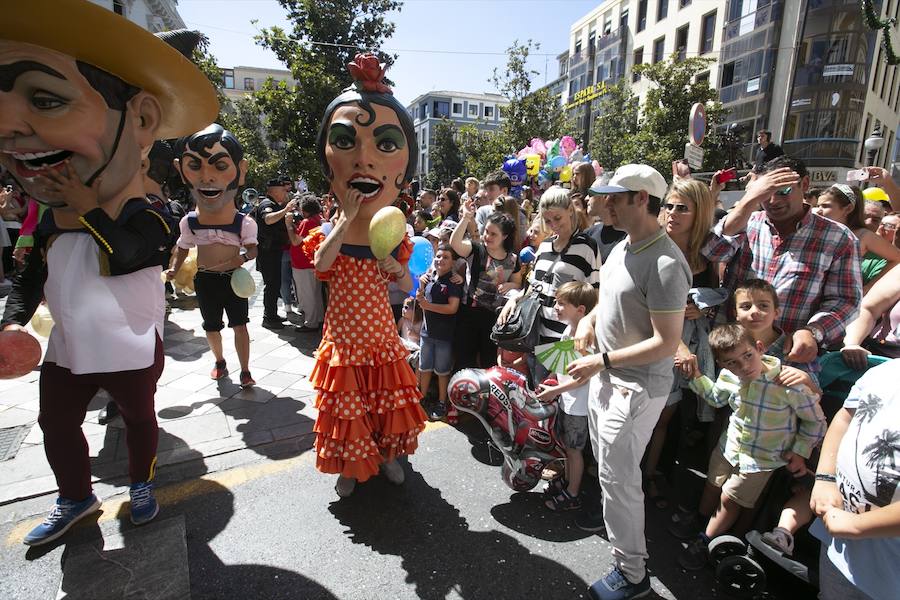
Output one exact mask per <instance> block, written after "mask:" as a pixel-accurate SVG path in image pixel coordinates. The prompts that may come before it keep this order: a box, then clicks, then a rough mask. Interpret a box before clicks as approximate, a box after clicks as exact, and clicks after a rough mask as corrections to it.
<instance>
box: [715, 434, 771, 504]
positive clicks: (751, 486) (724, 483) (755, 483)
mask: <svg viewBox="0 0 900 600" xmlns="http://www.w3.org/2000/svg"><path fill="white" fill-rule="evenodd" d="M771 476H772V471H760V472H758V473H741V472H740V471H738V468H737V467H736V466H734V465H732V464H731V463H730V462H728V461H727V460H726V459H725V456H724V455H723V454H722V451H721V450H719V448H716V449H715V450H713V453H712V456H710V457H709V470H708V471H707V473H706V481H707V482H708V483H709V484H710V485H713V486H715V487H717V488H722V491H723V492H724V493H725V495H727V496H728V497H729V498H731V499H732V500H734V501H735V502H736V503H737V504H738V505H740V506H742V507H744V508H753V507H754V506H755V505H756V501H757V500H758V499H759V496H760V495H761V494H762V493H763V490H764V489H766V484H767V483H769V478H770V477H771Z"/></svg>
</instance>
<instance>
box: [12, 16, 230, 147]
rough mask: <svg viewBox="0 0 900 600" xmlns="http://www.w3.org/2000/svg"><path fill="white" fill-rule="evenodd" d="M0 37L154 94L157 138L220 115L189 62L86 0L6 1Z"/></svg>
mask: <svg viewBox="0 0 900 600" xmlns="http://www.w3.org/2000/svg"><path fill="white" fill-rule="evenodd" d="M0 39H3V40H12V41H15V42H22V43H26V44H34V45H35V46H41V47H44V48H49V49H50V50H55V51H56V52H59V53H61V54H66V55H68V56H71V57H73V58H75V59H76V60H79V61H81V62H85V63H87V64H90V65H93V66H95V67H98V68H100V69H103V70H104V71H106V72H108V73H111V74H113V75H115V76H117V77H119V78H120V79H122V80H123V81H125V82H127V83H130V84H131V85H133V86H136V87H139V88H141V89H142V90H145V91H147V92H148V93H150V94H152V95H154V96H155V97H156V99H157V100H159V103H160V105H161V106H162V113H163V114H162V122H161V123H160V128H159V132H158V133H157V136H158V137H159V138H160V139H166V138H174V137H179V136H182V135H188V134H190V133H193V132H195V131H199V130H201V129H203V128H204V127H206V126H207V125H209V124H210V123H212V122H213V121H214V120H215V118H216V115H217V114H218V113H219V101H218V99H217V98H216V91H215V88H214V87H213V86H212V84H211V83H210V82H209V79H207V78H206V76H205V75H204V74H203V72H202V71H200V69H198V68H197V66H196V65H194V63H192V62H191V61H190V60H188V59H187V58H185V57H184V56H182V55H181V54H180V53H179V52H178V51H177V50H175V49H174V48H172V47H170V46H169V45H168V44H166V43H165V42H163V41H162V40H160V39H159V38H157V37H156V36H154V35H153V34H152V33H150V32H149V31H146V30H144V29H141V28H140V27H138V26H137V25H135V24H134V23H132V22H131V21H129V20H128V19H126V18H124V17H121V16H119V15H117V14H115V13H114V12H112V11H111V10H108V9H105V8H102V7H100V6H97V5H96V4H93V3H91V2H89V1H88V0H15V1H13V2H6V3H5V6H4V7H3V11H2V15H0Z"/></svg>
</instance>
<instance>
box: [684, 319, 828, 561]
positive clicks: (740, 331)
mask: <svg viewBox="0 0 900 600" xmlns="http://www.w3.org/2000/svg"><path fill="white" fill-rule="evenodd" d="M709 345H710V347H711V348H712V351H713V354H714V355H715V357H716V362H717V363H718V364H719V366H721V367H722V371H721V373H719V377H718V379H717V380H716V381H715V382H713V381H712V380H710V379H709V378H708V377H705V376H703V375H702V374H701V373H700V371H699V369H696V368H695V369H694V373H693V380H692V381H691V384H690V387H691V389H692V390H693V391H694V392H695V393H696V394H697V396H699V397H701V398H703V399H704V400H705V401H706V402H707V403H709V404H711V405H712V406H715V407H717V408H720V407H724V406H731V408H732V410H733V413H732V415H731V419H730V420H729V423H728V428H727V429H726V431H724V432H723V434H722V437H721V439H720V440H719V446H718V448H716V449H715V450H713V454H712V456H711V457H710V460H709V469H708V471H707V479H706V488H705V489H704V491H703V498H702V499H701V501H700V511H701V513H704V514H709V513H712V510H713V507H714V506H715V505H716V503H717V504H718V507H717V508H715V512H714V513H713V515H712V517H711V518H710V520H709V522H708V523H707V525H706V530H705V531H704V532H702V533H701V534H700V535H699V536H698V537H697V538H696V539H694V540H693V541H691V542H690V543H689V544H688V547H687V548H686V550H685V551H684V553H683V554H682V555H681V556H680V557H679V560H678V562H679V563H680V564H681V566H682V567H684V568H685V569H688V570H698V569H701V568H703V566H704V565H706V563H707V559H708V553H707V546H708V544H709V542H710V540H711V539H712V538H715V537H716V536H718V535H722V534H724V533H726V532H727V531H728V530H729V529H730V528H731V526H732V525H734V523H735V521H737V518H738V516H739V515H740V513H741V509H742V508H747V509H751V508H753V507H754V505H755V504H756V501H757V500H758V499H759V496H760V494H762V492H763V490H764V489H765V487H766V484H767V483H768V481H769V477H771V475H772V472H773V471H775V469H777V468H779V467H782V466H785V465H786V466H787V468H788V470H789V471H791V473H793V474H794V475H795V476H801V475H803V474H804V472H805V471H806V465H805V459H807V458H809V455H810V453H811V452H812V450H813V448H815V447H816V446H817V445H818V444H819V442H821V441H822V438H823V437H824V436H825V429H826V423H825V415H824V414H823V413H822V409H821V407H820V406H819V394H818V393H816V392H813V391H812V390H814V389H818V386H816V385H815V384H814V383H813V381H812V379H811V378H810V376H809V374H807V373H805V372H803V371H801V370H799V369H793V368H791V367H782V366H781V363H780V362H779V360H778V359H777V358H773V357H771V356H765V355H763V348H764V346H763V344H762V343H761V342H758V341H755V340H754V339H753V335H752V334H751V333H750V331H748V330H747V329H745V328H744V326H743V325H739V324H736V323H735V324H728V325H720V326H719V327H716V328H715V329H713V330H712V331H711V332H710V334H709ZM704 509H706V510H704Z"/></svg>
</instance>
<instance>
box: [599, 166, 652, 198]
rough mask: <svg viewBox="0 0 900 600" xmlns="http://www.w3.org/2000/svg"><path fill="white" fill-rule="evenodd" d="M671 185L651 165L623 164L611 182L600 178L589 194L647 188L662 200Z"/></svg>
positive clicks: (634, 190)
mask: <svg viewBox="0 0 900 600" xmlns="http://www.w3.org/2000/svg"><path fill="white" fill-rule="evenodd" d="M668 188H669V186H668V184H666V180H665V179H663V176H662V175H660V174H659V171H657V170H656V169H654V168H653V167H651V166H650V165H636V164H632V165H622V166H621V167H619V168H618V169H616V172H615V173H614V174H613V176H612V177H611V178H610V179H609V182H604V181H602V180H601V179H598V180H597V181H596V182H595V183H594V185H592V186H591V187H590V189H589V190H588V193H589V194H618V193H620V192H639V191H641V190H646V192H647V193H648V194H649V195H651V196H656V197H657V198H659V199H660V200H662V199H663V198H665V197H666V190H668Z"/></svg>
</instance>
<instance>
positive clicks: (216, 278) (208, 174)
mask: <svg viewBox="0 0 900 600" xmlns="http://www.w3.org/2000/svg"><path fill="white" fill-rule="evenodd" d="M175 153H176V155H177V157H178V158H176V159H175V167H176V168H177V169H178V172H179V173H180V174H181V179H182V180H183V181H184V183H185V185H186V186H187V187H188V189H189V190H191V194H192V195H193V196H194V200H195V201H196V202H197V210H195V211H191V212H189V213H188V214H187V215H185V216H184V217H183V218H182V219H181V223H180V224H179V229H180V231H181V235H180V237H179V238H178V243H177V246H178V249H177V250H176V251H175V258H174V261H173V263H172V268H170V269H169V270H168V271H166V279H169V280H171V279H173V278H174V277H175V274H176V273H177V272H178V269H180V268H181V265H182V263H183V262H184V259H185V258H187V255H188V250H189V249H190V248H194V247H196V248H197V274H196V275H195V276H194V289H195V290H196V291H197V302H198V304H199V305H200V314H201V315H203V330H204V331H205V332H206V341H207V342H209V349H210V350H212V353H213V356H215V358H216V364H215V366H213V370H212V372H211V373H210V377H212V378H213V379H222V378H223V377H225V376H226V375H228V368H227V367H226V366H225V357H224V355H223V353H222V329H223V328H224V327H225V324H224V323H223V322H222V312H223V311H224V312H225V314H227V315H228V326H229V327H230V328H231V329H233V330H234V349H235V351H236V352H237V355H238V361H239V362H240V363H241V375H240V381H241V387H244V388H246V387H250V386H252V385H254V383H255V382H254V381H253V377H252V376H251V375H250V334H249V333H247V323H248V322H249V321H250V319H249V317H248V316H247V314H248V311H249V304H248V302H247V299H246V298H240V297H238V295H237V294H235V292H234V290H233V289H232V287H231V277H232V274H233V273H234V271H235V270H236V269H240V268H241V265H243V264H244V263H245V262H247V261H248V260H251V259H253V258H255V257H256V246H257V240H256V232H257V228H256V221H254V220H253V219H251V218H250V217H248V216H246V215H244V214H243V213H240V212H238V210H237V208H235V203H234V197H235V195H236V194H237V190H238V187H239V186H240V185H242V184H243V183H244V177H245V175H246V174H247V161H246V160H244V149H243V147H242V146H241V144H240V142H238V140H237V138H236V137H234V134H232V133H231V132H230V131H227V130H226V129H223V128H222V126H221V125H218V124H216V123H213V124H212V125H210V126H209V127H207V128H206V129H204V130H203V131H199V132H197V133H195V134H193V135H191V136H188V137H184V138H181V139H180V140H178V143H177V144H176V146H175ZM241 248H244V249H245V250H246V253H245V254H241Z"/></svg>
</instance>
